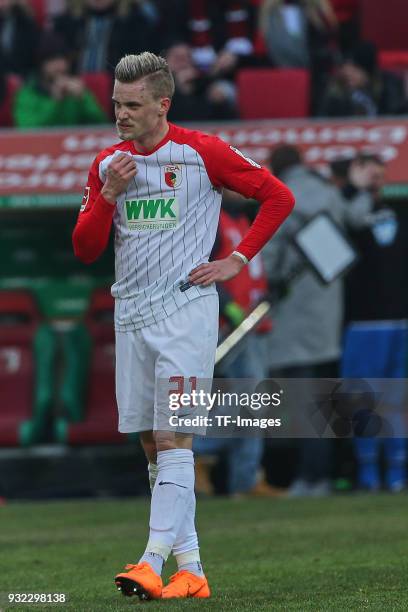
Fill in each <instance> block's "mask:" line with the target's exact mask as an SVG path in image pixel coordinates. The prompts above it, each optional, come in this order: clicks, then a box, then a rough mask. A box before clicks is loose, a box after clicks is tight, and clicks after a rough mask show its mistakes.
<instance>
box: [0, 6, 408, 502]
mask: <svg viewBox="0 0 408 612" xmlns="http://www.w3.org/2000/svg"><path fill="white" fill-rule="evenodd" d="M385 23H386V24H387V27H386V28H385V27H384V24H385ZM407 23H408V5H407V3H406V0H242V1H232V0H72V1H70V2H68V1H67V2H64V0H32V1H29V0H0V499H1V502H2V503H6V501H7V499H29V498H31V499H41V498H42V499H46V498H62V497H84V496H106V495H118V496H119V495H139V494H140V495H144V494H147V493H148V491H149V489H148V480H147V471H146V470H144V468H143V465H144V463H143V461H144V460H143V457H142V452H141V450H140V448H139V444H138V440H137V435H134V436H127V435H123V434H118V433H117V417H116V404H115V394H114V331H113V300H112V298H111V296H110V291H109V288H110V285H111V283H112V281H113V274H114V262H113V249H112V245H110V248H109V249H108V250H107V251H106V252H105V254H104V256H103V257H102V258H101V259H100V260H98V262H96V263H95V264H93V265H92V266H84V265H83V264H81V263H80V262H79V261H77V260H75V258H74V256H73V252H72V246H71V233H72V229H73V227H74V224H75V222H76V217H77V213H78V210H79V207H80V205H81V200H82V196H83V190H84V186H85V185H86V181H87V172H88V169H89V166H90V164H91V162H92V160H93V158H94V157H95V155H96V154H97V153H98V152H99V151H100V150H101V149H102V148H104V147H106V146H108V145H110V144H113V143H114V142H116V141H117V136H116V133H115V129H114V124H113V120H114V116H113V108H112V104H111V89H112V79H113V70H114V67H115V64H116V62H117V61H118V60H119V59H120V57H122V55H124V54H126V53H139V52H141V51H144V50H151V51H153V52H155V53H161V54H163V55H164V56H165V57H166V58H167V61H168V63H169V65H170V68H171V69H172V71H173V73H174V76H175V81H176V94H175V97H174V100H173V104H172V107H171V111H170V115H169V118H170V120H171V121H175V122H177V123H182V124H184V123H185V124H186V125H188V126H189V127H198V128H199V129H202V130H204V131H208V132H212V133H215V134H218V135H219V136H220V137H221V138H224V139H226V140H228V141H229V142H230V143H231V144H232V145H234V146H235V147H238V148H239V149H240V150H241V151H242V152H243V154H244V155H247V156H249V157H251V158H252V159H254V160H255V161H257V162H259V163H262V164H265V165H267V166H268V167H269V168H270V169H271V171H272V172H274V174H276V175H277V176H278V177H279V178H281V179H282V180H283V181H284V182H286V183H287V184H288V186H289V187H290V188H291V189H292V190H293V192H294V194H295V196H296V200H297V206H296V208H295V211H294V213H293V214H292V216H291V217H290V218H289V219H288V221H287V222H286V223H285V224H284V226H283V227H282V228H281V229H280V230H279V232H278V234H277V235H276V238H274V240H273V241H272V242H271V243H269V244H268V245H266V247H265V248H264V250H263V251H262V253H261V254H260V255H258V256H257V257H255V258H254V260H253V261H251V262H250V264H249V266H248V267H247V268H246V269H245V270H244V271H243V272H242V273H241V275H240V276H239V278H238V279H236V280H233V281H229V282H228V283H225V284H224V285H223V286H220V287H219V292H220V298H221V300H220V301H221V320H220V338H222V337H225V336H226V335H228V334H229V333H230V332H231V331H232V330H234V329H235V328H236V327H237V326H239V325H240V324H241V323H242V321H243V320H244V319H245V317H246V316H248V314H250V312H251V311H252V310H253V308H255V307H256V305H257V303H258V302H259V301H260V300H262V299H264V298H267V299H268V300H270V302H271V305H272V308H271V312H270V314H269V315H268V317H266V318H264V319H263V321H262V322H261V323H260V324H259V325H258V326H257V327H256V329H255V330H254V331H253V332H252V333H251V334H249V335H248V336H247V337H246V338H245V339H244V341H243V342H241V344H240V345H239V347H238V350H236V351H235V352H234V354H233V355H230V356H229V358H228V359H225V360H223V361H222V362H221V363H220V364H219V365H218V366H217V370H216V375H217V376H218V377H229V378H240V377H244V378H260V379H262V378H265V377H267V376H276V377H281V378H319V377H334V378H335V377H337V376H347V377H350V378H405V377H406V369H407V350H406V349H407V329H408V327H407V319H408V252H407V251H408V169H407V166H408V36H407V26H406V24H407ZM256 211H257V203H256V202H250V201H247V200H243V199H242V198H240V197H239V196H237V195H236V194H233V193H229V192H226V193H225V194H224V201H223V209H222V214H221V222H220V227H219V232H218V236H217V241H216V244H215V247H214V252H213V257H224V256H225V255H226V254H228V253H230V252H231V250H233V249H234V247H235V246H236V245H237V244H238V243H239V241H240V239H241V237H242V236H243V234H244V233H245V232H246V230H247V229H248V227H249V223H250V222H251V220H252V219H253V218H254V215H255V214H256ZM320 213H325V214H327V215H329V216H330V217H331V218H332V219H333V221H335V222H336V224H337V225H338V226H340V227H341V229H342V231H343V232H344V234H345V235H346V236H347V238H348V239H349V240H350V242H351V244H352V245H353V247H354V248H355V250H356V253H357V254H358V260H357V263H356V264H355V265H354V266H353V267H352V269H351V270H350V271H349V272H348V273H347V274H345V275H343V276H342V277H339V278H337V279H336V280H334V281H333V282H332V283H330V284H324V283H322V281H321V280H320V279H319V278H318V277H317V276H316V275H315V273H314V271H313V270H312V269H311V268H310V267H309V266H308V264H307V262H306V261H305V260H303V259H302V257H301V255H300V254H299V252H298V251H297V250H296V249H295V248H294V246H293V238H294V236H295V235H296V233H297V231H299V229H300V228H302V227H303V225H304V224H305V223H306V222H307V221H308V220H310V219H312V218H314V217H315V216H316V215H318V214H320ZM394 403H395V406H394V413H395V423H396V425H395V431H396V433H397V434H398V435H395V436H394V437H393V438H389V439H387V440H378V439H375V438H365V437H361V438H360V439H355V440H353V439H351V438H349V437H348V438H345V439H336V440H333V439H332V440H330V439H327V440H312V439H311V440H282V439H280V440H274V439H264V438H257V439H254V438H251V439H241V438H234V439H220V438H218V439H202V438H200V439H197V440H196V441H195V444H196V448H195V451H196V468H197V490H198V492H199V493H201V494H203V495H208V496H210V495H216V494H227V495H231V496H234V497H239V496H270V497H282V496H288V497H304V496H323V495H332V494H338V493H340V492H350V493H352V492H354V491H361V490H364V491H367V492H375V491H378V490H384V491H387V492H389V493H399V492H401V491H404V490H405V486H406V444H405V428H404V421H405V415H404V408H405V398H402V397H401V398H397V400H395V402H394ZM302 409H305V408H304V407H302V402H301V399H300V400H299V410H300V411H301V410H302Z"/></svg>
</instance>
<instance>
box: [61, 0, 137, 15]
mask: <svg viewBox="0 0 408 612" xmlns="http://www.w3.org/2000/svg"><path fill="white" fill-rule="evenodd" d="M67 4H68V7H69V9H68V10H69V12H70V13H71V15H73V16H74V17H82V15H83V14H84V13H85V10H86V0H70V2H68V3H67ZM115 4H116V6H117V14H118V15H119V16H120V17H126V16H127V15H129V13H130V9H131V8H132V5H133V4H134V2H133V0H116V1H115Z"/></svg>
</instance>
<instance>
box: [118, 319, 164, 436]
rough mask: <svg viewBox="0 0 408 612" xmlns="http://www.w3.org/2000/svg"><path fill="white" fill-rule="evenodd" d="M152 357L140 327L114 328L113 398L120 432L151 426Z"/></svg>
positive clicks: (141, 429)
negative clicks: (129, 328) (114, 377)
mask: <svg viewBox="0 0 408 612" xmlns="http://www.w3.org/2000/svg"><path fill="white" fill-rule="evenodd" d="M154 361H155V356H154V354H153V353H152V352H151V351H150V349H149V347H148V346H147V345H146V344H145V342H144V341H143V336H142V333H141V331H140V330H134V331H129V332H116V399H117V404H118V411H119V431H121V432H123V433H131V432H137V431H148V430H152V429H153V412H154V411H153V407H154V391H155V372H154Z"/></svg>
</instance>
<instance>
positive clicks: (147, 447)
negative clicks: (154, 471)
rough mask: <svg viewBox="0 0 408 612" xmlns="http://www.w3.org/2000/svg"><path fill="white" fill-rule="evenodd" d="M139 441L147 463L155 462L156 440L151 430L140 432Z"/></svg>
mask: <svg viewBox="0 0 408 612" xmlns="http://www.w3.org/2000/svg"><path fill="white" fill-rule="evenodd" d="M149 434H150V435H149ZM140 442H141V444H142V447H143V450H144V453H145V455H146V458H147V460H148V461H149V463H156V462H157V450H156V442H155V439H154V437H153V433H152V432H142V433H141V434H140Z"/></svg>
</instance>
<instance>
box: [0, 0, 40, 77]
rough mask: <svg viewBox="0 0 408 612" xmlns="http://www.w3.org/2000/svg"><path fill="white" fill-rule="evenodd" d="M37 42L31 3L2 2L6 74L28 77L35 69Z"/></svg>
mask: <svg viewBox="0 0 408 612" xmlns="http://www.w3.org/2000/svg"><path fill="white" fill-rule="evenodd" d="M37 40H38V29H37V24H36V23H35V20H34V18H33V14H32V10H31V7H30V3H29V2H28V1H25V0H0V54H1V56H2V63H3V67H4V70H5V72H12V73H16V74H20V75H22V76H25V75H27V74H28V73H29V72H30V71H31V70H32V68H33V63H34V58H35V49H36V45H37Z"/></svg>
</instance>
